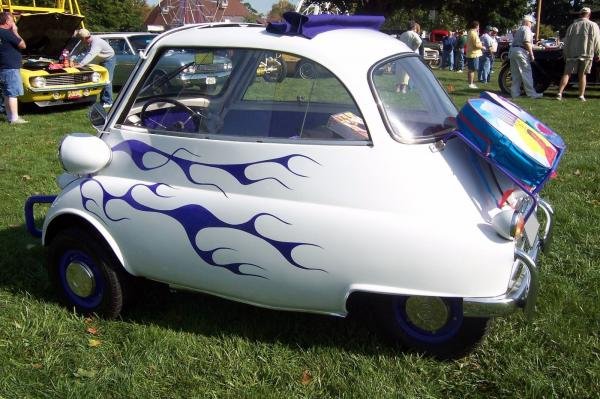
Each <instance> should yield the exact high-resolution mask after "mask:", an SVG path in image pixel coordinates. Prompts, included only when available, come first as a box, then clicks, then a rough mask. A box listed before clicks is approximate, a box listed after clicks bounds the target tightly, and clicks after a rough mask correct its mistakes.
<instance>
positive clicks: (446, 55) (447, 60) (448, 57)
mask: <svg viewBox="0 0 600 399" xmlns="http://www.w3.org/2000/svg"><path fill="white" fill-rule="evenodd" d="M442 57H443V58H442V69H443V68H448V69H450V70H453V69H454V50H443V51H442Z"/></svg>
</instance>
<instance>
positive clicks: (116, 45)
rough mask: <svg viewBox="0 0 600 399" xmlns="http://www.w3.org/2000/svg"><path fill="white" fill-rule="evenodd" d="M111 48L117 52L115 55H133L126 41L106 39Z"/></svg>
mask: <svg viewBox="0 0 600 399" xmlns="http://www.w3.org/2000/svg"><path fill="white" fill-rule="evenodd" d="M106 41H107V42H108V44H109V45H110V47H112V48H113V50H115V54H118V55H132V54H133V53H132V52H131V49H130V48H129V45H128V44H127V42H126V41H125V39H106Z"/></svg>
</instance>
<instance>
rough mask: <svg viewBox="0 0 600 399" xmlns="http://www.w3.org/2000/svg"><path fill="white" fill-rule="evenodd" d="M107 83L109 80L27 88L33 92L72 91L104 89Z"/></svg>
mask: <svg viewBox="0 0 600 399" xmlns="http://www.w3.org/2000/svg"><path fill="white" fill-rule="evenodd" d="M107 84H108V82H106V83H89V84H85V85H81V84H80V85H69V86H47V87H40V88H35V87H27V88H26V90H28V91H30V92H32V93H44V92H48V93H52V92H55V91H58V92H63V91H72V90H85V89H102V88H104V86H106V85H107Z"/></svg>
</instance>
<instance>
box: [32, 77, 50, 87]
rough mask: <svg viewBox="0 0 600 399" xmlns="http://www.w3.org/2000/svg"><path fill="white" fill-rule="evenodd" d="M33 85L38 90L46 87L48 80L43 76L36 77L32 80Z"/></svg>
mask: <svg viewBox="0 0 600 399" xmlns="http://www.w3.org/2000/svg"><path fill="white" fill-rule="evenodd" d="M31 85H32V86H33V87H35V88H38V89H39V88H40V87H46V78H44V77H43V76H36V77H35V78H33V79H31Z"/></svg>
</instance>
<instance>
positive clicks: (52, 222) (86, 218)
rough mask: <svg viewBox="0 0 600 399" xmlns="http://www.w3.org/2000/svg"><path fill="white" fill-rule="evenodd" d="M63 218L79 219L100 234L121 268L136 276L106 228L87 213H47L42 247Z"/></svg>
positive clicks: (64, 211)
mask: <svg viewBox="0 0 600 399" xmlns="http://www.w3.org/2000/svg"><path fill="white" fill-rule="evenodd" d="M65 218H76V219H79V220H80V222H81V223H82V224H87V225H89V226H91V227H92V228H93V229H94V230H95V231H96V232H97V233H98V234H100V235H101V236H102V238H104V240H105V241H106V243H107V244H108V246H109V247H110V249H111V250H112V251H113V253H114V254H115V256H116V257H117V259H118V260H119V263H120V264H121V266H123V268H124V269H125V270H126V271H127V272H128V273H129V274H132V275H136V274H135V273H133V272H132V270H131V268H130V267H129V265H128V264H127V262H126V261H125V257H124V256H123V252H122V251H121V248H120V247H119V245H118V244H117V242H116V241H115V240H114V238H113V237H112V236H111V235H110V233H109V232H108V230H107V229H106V227H105V226H104V225H103V224H102V223H101V222H99V221H98V220H97V219H95V218H94V217H92V216H91V215H90V214H89V213H87V212H83V211H81V210H79V209H76V208H63V209H60V210H59V211H58V212H55V213H53V212H49V213H48V215H47V217H46V220H45V221H44V229H43V233H42V244H43V245H44V246H47V245H48V243H47V234H48V232H49V231H52V229H53V228H54V227H55V226H57V224H60V223H61V220H64V219H65ZM69 224H70V225H72V222H70V223H69Z"/></svg>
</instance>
